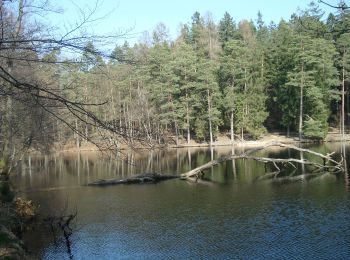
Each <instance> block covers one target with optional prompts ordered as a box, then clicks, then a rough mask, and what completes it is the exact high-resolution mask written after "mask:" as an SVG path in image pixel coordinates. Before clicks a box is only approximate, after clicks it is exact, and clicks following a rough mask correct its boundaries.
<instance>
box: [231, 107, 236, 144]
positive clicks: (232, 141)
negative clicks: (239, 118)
mask: <svg viewBox="0 0 350 260" xmlns="http://www.w3.org/2000/svg"><path fill="white" fill-rule="evenodd" d="M230 124H231V143H232V144H234V142H235V133H234V129H233V110H232V111H231V118H230Z"/></svg>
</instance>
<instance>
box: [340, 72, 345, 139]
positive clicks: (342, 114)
mask: <svg viewBox="0 0 350 260" xmlns="http://www.w3.org/2000/svg"><path fill="white" fill-rule="evenodd" d="M344 136H345V67H344V66H343V69H342V91H341V137H342V139H344Z"/></svg>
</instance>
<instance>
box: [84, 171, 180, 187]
mask: <svg viewBox="0 0 350 260" xmlns="http://www.w3.org/2000/svg"><path fill="white" fill-rule="evenodd" d="M176 178H180V176H177V175H163V174H159V173H144V174H139V175H135V176H132V177H130V178H127V179H121V180H118V179H109V180H97V181H94V182H90V183H88V186H108V185H118V184H146V183H158V182H160V181H165V180H170V179H176Z"/></svg>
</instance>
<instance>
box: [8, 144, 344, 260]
mask: <svg viewBox="0 0 350 260" xmlns="http://www.w3.org/2000/svg"><path fill="white" fill-rule="evenodd" d="M311 149H313V150H315V151H318V152H322V153H327V152H329V151H332V150H336V151H337V152H340V145H328V146H325V145H324V146H314V147H311ZM231 152H232V151H231V148H220V149H217V150H214V151H213V153H211V151H210V150H205V149H194V148H192V149H190V150H187V149H184V150H172V151H162V152H152V153H151V152H148V151H147V152H143V153H138V154H135V153H134V154H128V155H125V161H124V162H122V161H118V160H114V159H109V158H104V157H100V156H98V155H96V154H80V155H78V154H70V155H61V156H47V157H40V158H28V159H27V160H26V161H25V162H23V165H22V170H21V171H20V172H19V173H18V174H17V175H16V176H14V177H13V182H15V183H17V184H16V186H17V189H19V190H20V191H21V193H22V194H21V195H23V196H25V197H27V198H30V199H32V200H34V201H35V202H36V203H38V204H40V208H39V211H40V213H41V214H43V215H55V214H56V215H57V214H60V213H62V212H74V211H77V213H78V215H77V223H76V226H75V228H76V231H75V232H74V234H73V235H72V237H71V242H72V256H73V259H261V258H263V259H350V196H349V195H350V193H349V186H348V181H347V178H346V177H344V175H343V174H341V175H338V176H336V175H330V174H324V175H322V176H319V177H316V178H312V179H302V180H299V181H287V180H284V181H279V180H277V179H273V178H272V179H264V178H262V177H261V176H263V175H264V174H265V168H264V166H263V165H261V164H260V163H257V162H251V161H247V160H239V161H236V162H232V161H228V162H226V163H223V164H222V165H220V166H215V167H213V168H212V169H209V170H208V171H207V172H206V174H205V178H206V179H208V180H209V179H210V180H212V181H211V182H203V183H198V184H191V183H188V182H186V181H181V180H170V181H166V182H163V183H159V184H156V185H136V186H133V185H124V186H110V187H104V188H100V187H87V186H84V184H86V183H87V182H89V181H93V180H97V179H101V178H123V177H126V176H129V175H132V174H136V173H141V172H148V171H156V172H162V173H166V174H180V173H182V172H185V171H187V170H189V169H190V168H193V167H195V166H197V165H201V164H203V163H205V162H207V161H210V159H211V157H213V158H217V157H220V156H223V155H227V154H230V153H231ZM235 152H240V151H238V150H236V151H235ZM347 152H348V154H350V151H347ZM259 155H262V156H281V157H290V156H295V157H296V158H299V157H300V154H297V153H295V152H291V151H288V150H270V151H268V152H260V153H259ZM305 156H306V158H307V155H305ZM337 156H338V158H339V156H340V155H339V154H338V155H337ZM270 170H272V169H270V168H269V167H268V168H267V169H266V171H267V172H269V171H270ZM305 171H307V169H305ZM301 172H302V169H300V170H299V171H297V172H292V171H289V172H287V173H284V176H286V175H293V174H294V175H295V174H300V173H301ZM282 176H283V174H282ZM24 239H25V242H26V243H27V245H28V247H29V249H30V250H31V251H32V252H34V253H36V254H37V255H38V257H39V258H42V259H69V254H68V253H67V247H66V244H65V241H64V240H63V239H59V240H58V241H56V242H54V241H53V239H52V236H51V235H50V233H48V232H47V231H45V229H41V228H40V227H38V228H36V230H34V231H32V232H28V233H27V234H26V236H25V238H24Z"/></svg>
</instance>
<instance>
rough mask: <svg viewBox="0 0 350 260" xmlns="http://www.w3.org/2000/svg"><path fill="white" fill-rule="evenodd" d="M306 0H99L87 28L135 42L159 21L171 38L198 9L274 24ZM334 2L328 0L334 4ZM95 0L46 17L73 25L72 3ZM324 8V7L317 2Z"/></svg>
mask: <svg viewBox="0 0 350 260" xmlns="http://www.w3.org/2000/svg"><path fill="white" fill-rule="evenodd" d="M309 2H310V1H308V0H176V1H165V0H163V1H155V0H147V1H137V0H103V1H102V0H100V7H99V11H98V12H97V14H96V15H95V17H101V16H105V15H106V14H107V16H106V17H105V18H104V19H102V20H100V21H98V22H96V23H94V24H92V25H91V26H90V29H91V30H94V31H95V32H96V33H100V34H106V33H109V32H112V31H119V30H126V29H129V28H132V32H131V33H133V34H134V35H133V36H132V37H133V38H130V39H129V40H130V41H131V42H134V41H136V40H137V39H138V38H139V37H141V32H143V31H149V32H151V31H152V30H153V29H154V27H155V26H156V24H157V23H159V22H163V23H164V24H165V25H166V26H167V27H168V28H169V32H170V35H171V37H172V38H174V37H175V36H176V35H177V34H178V30H179V24H180V23H187V22H189V21H190V19H191V16H192V14H193V13H194V12H195V11H199V12H200V13H201V14H202V15H204V14H205V13H206V12H208V11H209V12H211V13H212V15H213V18H214V20H215V21H217V22H218V21H219V20H220V19H221V18H222V17H223V14H224V12H225V11H227V12H229V13H230V14H231V16H232V17H233V18H234V20H235V21H237V22H238V21H240V20H242V19H248V20H249V19H253V20H255V19H256V17H257V13H258V11H259V10H260V12H261V13H262V14H263V19H264V21H265V22H266V23H267V24H269V23H270V21H274V22H275V23H278V22H279V21H280V19H281V18H284V19H286V20H288V19H289V18H290V15H291V14H292V13H294V12H296V11H297V8H298V7H300V8H301V9H305V8H306V7H307V5H308V3H309ZM337 2H338V1H336V0H329V3H332V4H336V3H337ZM94 3H95V1H93V0H90V1H86V0H74V1H72V0H61V1H59V2H57V4H56V6H60V7H62V8H63V10H64V13H63V14H61V15H59V16H57V15H51V16H50V17H48V19H49V20H51V21H52V23H53V24H55V25H58V26H63V25H64V24H65V25H67V24H73V23H74V22H75V21H77V20H78V19H79V12H78V9H77V7H76V6H79V7H81V8H82V9H86V8H89V7H90V8H91V7H93V6H94ZM321 7H322V8H323V9H324V10H327V8H326V6H324V5H321Z"/></svg>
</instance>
